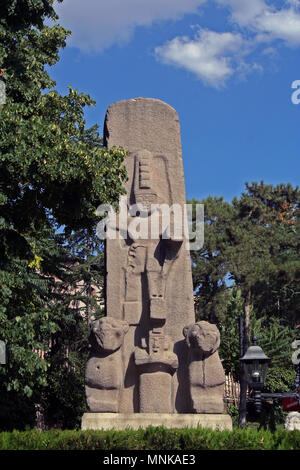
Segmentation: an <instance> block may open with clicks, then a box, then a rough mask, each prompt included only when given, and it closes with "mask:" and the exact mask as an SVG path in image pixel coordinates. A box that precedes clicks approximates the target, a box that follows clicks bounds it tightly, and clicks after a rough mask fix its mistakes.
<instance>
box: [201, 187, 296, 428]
mask: <svg viewBox="0 0 300 470" xmlns="http://www.w3.org/2000/svg"><path fill="white" fill-rule="evenodd" d="M202 202H203V201H202ZM299 203H300V190H299V188H298V187H296V188H293V187H292V186H291V185H289V184H280V185H278V186H275V187H273V186H272V185H265V184H264V183H263V182H261V183H260V184H257V183H252V184H251V185H249V184H246V191H245V192H244V193H243V194H242V195H241V197H240V198H239V199H238V198H234V199H233V201H232V204H228V203H224V202H223V201H222V199H219V200H218V199H217V198H211V197H210V198H208V199H207V200H206V201H204V205H205V212H206V213H207V214H206V218H205V242H204V247H203V249H202V250H200V251H199V252H194V253H193V254H192V261H193V272H194V280H195V285H194V288H195V291H196V305H197V306H198V307H199V306H200V311H199V314H198V315H199V316H200V317H202V318H203V317H205V316H207V305H208V302H207V299H210V298H212V299H213V300H212V301H210V305H212V308H213V309H218V310H215V312H211V313H210V315H209V317H208V318H209V319H212V320H213V321H217V322H218V321H220V319H221V318H222V317H223V316H224V314H226V304H227V302H226V299H228V297H226V294H225V292H226V290H228V288H229V287H230V286H235V287H237V288H238V289H239V290H240V292H241V295H242V299H243V310H244V350H246V349H247V347H248V345H249V334H250V319H251V312H253V313H254V314H255V315H256V316H257V318H260V317H263V316H266V318H268V321H269V322H270V321H271V319H272V317H273V316H277V317H278V318H279V319H280V320H281V321H282V320H283V321H284V322H286V321H288V322H289V324H290V325H291V326H292V323H293V324H295V322H296V320H297V318H299V314H296V312H295V311H293V310H291V309H292V307H293V306H295V305H299V289H297V288H296V285H297V283H299V275H300V264H299V263H300V258H299V250H300V243H299V242H300V238H299ZM221 295H222V296H221ZM199 299H202V300H199ZM218 299H219V300H221V302H219V303H218V302H217V300H218ZM222 302H223V307H222V306H220V304H221V303H222ZM296 311H297V309H296ZM298 312H299V310H298ZM246 390H247V383H246V376H245V374H244V375H242V378H241V401H240V419H241V422H242V423H244V424H245V419H246Z"/></svg>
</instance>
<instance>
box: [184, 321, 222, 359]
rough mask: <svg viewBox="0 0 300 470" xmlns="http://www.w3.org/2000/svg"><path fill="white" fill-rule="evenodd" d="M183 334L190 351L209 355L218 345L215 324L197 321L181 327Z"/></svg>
mask: <svg viewBox="0 0 300 470" xmlns="http://www.w3.org/2000/svg"><path fill="white" fill-rule="evenodd" d="M183 335H184V336H185V338H186V342H187V345H188V346H189V348H190V349H191V350H192V351H195V352H199V353H201V354H203V355H204V356H210V355H211V354H213V353H214V352H215V351H216V350H217V349H218V347H219V346H220V332H219V330H218V328H217V327H216V325H213V324H212V323H209V322H207V321H199V322H197V323H194V324H193V325H188V326H185V327H184V328H183Z"/></svg>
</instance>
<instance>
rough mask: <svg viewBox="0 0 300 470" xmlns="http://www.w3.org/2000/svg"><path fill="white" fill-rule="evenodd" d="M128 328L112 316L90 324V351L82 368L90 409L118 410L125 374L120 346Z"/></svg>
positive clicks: (95, 410)
mask: <svg viewBox="0 0 300 470" xmlns="http://www.w3.org/2000/svg"><path fill="white" fill-rule="evenodd" d="M128 330H129V325H128V323H127V322H126V321H123V320H118V319H115V318H111V317H104V318H100V319H99V320H95V321H94V322H92V324H91V329H90V335H89V341H90V344H91V352H90V355H89V357H88V360H87V363H86V369H85V392H86V399H87V405H88V408H89V411H91V412H103V413H104V412H107V413H109V412H110V413H112V412H113V413H117V412H118V410H119V395H120V390H121V389H122V387H123V380H124V378H123V377H124V373H123V362H122V353H121V346H122V344H123V340H124V336H125V334H126V333H127V332H128Z"/></svg>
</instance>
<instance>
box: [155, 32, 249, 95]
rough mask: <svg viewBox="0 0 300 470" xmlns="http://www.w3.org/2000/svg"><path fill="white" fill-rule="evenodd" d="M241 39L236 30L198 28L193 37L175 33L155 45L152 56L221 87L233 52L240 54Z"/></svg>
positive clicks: (231, 70) (228, 74) (228, 73)
mask: <svg viewBox="0 0 300 470" xmlns="http://www.w3.org/2000/svg"><path fill="white" fill-rule="evenodd" d="M243 45H244V41H243V39H242V36H241V35H240V34H239V33H217V32H215V31H208V30H205V29H201V30H199V32H198V33H197V36H196V37H195V39H192V40H190V39H188V38H187V37H177V38H175V39H173V40H172V41H169V42H167V43H166V44H164V45H163V46H160V47H157V48H156V49H155V53H156V57H157V58H158V59H159V60H161V61H163V62H165V63H167V64H171V65H175V66H177V67H182V68H185V69H186V70H189V71H190V72H193V73H195V74H196V75H197V77H198V78H200V79H201V80H203V82H204V83H205V84H207V85H210V86H213V87H215V88H219V87H222V86H223V85H224V84H225V83H226V81H227V80H228V79H229V78H230V77H231V76H232V75H233V74H234V72H235V69H234V66H233V56H234V55H235V54H240V53H241V49H242V48H243Z"/></svg>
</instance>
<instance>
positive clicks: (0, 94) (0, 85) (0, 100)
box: [0, 77, 6, 108]
mask: <svg viewBox="0 0 300 470" xmlns="http://www.w3.org/2000/svg"><path fill="white" fill-rule="evenodd" d="M5 103H6V92H5V81H4V80H3V78H2V77H0V108H1V106H2V105H3V104H5Z"/></svg>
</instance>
